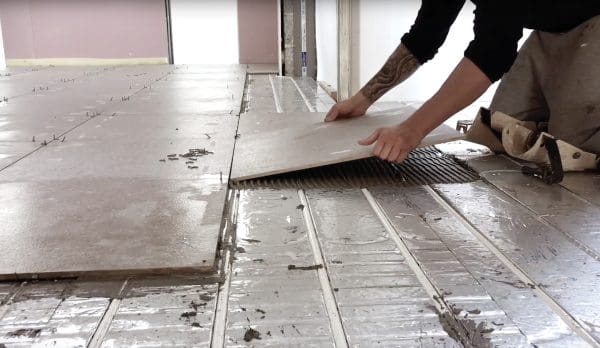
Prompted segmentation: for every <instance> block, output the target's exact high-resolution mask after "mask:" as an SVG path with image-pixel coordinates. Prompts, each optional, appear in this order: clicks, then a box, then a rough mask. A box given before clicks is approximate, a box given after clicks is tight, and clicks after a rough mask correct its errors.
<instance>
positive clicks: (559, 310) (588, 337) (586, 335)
mask: <svg viewBox="0 0 600 348" xmlns="http://www.w3.org/2000/svg"><path fill="white" fill-rule="evenodd" d="M423 187H424V188H425V190H426V191H427V192H428V193H429V194H430V195H431V196H432V197H433V198H434V199H435V200H436V201H437V202H438V204H440V205H441V206H442V207H443V208H444V209H445V210H446V211H447V212H448V213H449V214H450V215H452V216H454V217H455V218H456V219H457V220H458V221H459V222H460V223H462V225H463V226H464V227H465V228H466V229H467V230H468V231H469V232H470V233H471V234H473V235H474V236H475V237H476V238H477V239H478V240H479V241H480V242H481V243H482V244H483V245H484V246H485V247H486V248H487V249H488V250H490V251H491V252H492V253H493V254H494V255H496V257H498V259H500V261H502V263H503V264H504V265H505V266H506V267H508V269H510V270H511V271H512V272H513V273H514V274H515V275H516V276H517V277H518V278H519V279H520V280H521V281H522V282H523V283H525V284H528V285H529V286H530V288H531V289H532V291H533V292H534V293H535V294H536V295H537V296H538V297H540V298H541V299H542V300H543V301H544V302H546V304H547V305H548V306H549V307H550V308H551V309H552V311H553V312H554V313H556V314H557V315H558V316H559V317H560V318H561V319H562V320H563V321H564V322H565V323H566V324H567V325H568V326H569V327H570V328H571V329H572V330H573V331H574V332H575V333H576V334H578V335H579V336H580V337H582V338H583V339H584V340H585V341H587V342H588V343H589V344H590V345H591V346H593V347H600V341H598V340H597V339H596V338H595V337H594V336H592V334H591V333H590V332H589V331H588V330H587V329H586V327H585V326H584V325H582V324H581V323H580V322H579V321H578V320H577V319H576V318H574V317H573V316H572V315H571V314H570V313H569V312H568V311H566V310H565V309H564V308H563V307H562V306H561V305H560V304H559V303H558V302H556V301H555V300H554V298H552V296H550V295H549V294H548V293H547V292H546V291H545V290H544V289H542V288H540V287H539V286H537V285H536V282H535V280H533V279H532V278H530V277H529V275H527V273H526V272H525V271H523V270H522V269H521V267H519V265H517V264H516V263H514V262H513V261H512V260H511V259H510V258H508V257H507V256H506V255H504V253H503V252H502V251H501V250H500V249H499V248H498V247H496V245H495V244H494V243H493V242H492V241H491V240H490V239H489V238H488V237H487V236H485V235H484V234H483V233H482V232H481V231H479V229H477V227H475V226H474V225H473V224H471V222H470V221H469V220H467V218H465V217H464V216H463V215H462V214H461V213H460V212H459V211H457V210H456V209H455V208H454V207H452V206H451V205H450V203H449V202H448V201H447V200H446V199H445V198H444V197H442V196H441V195H440V194H439V193H438V192H437V191H436V190H434V189H433V188H432V187H431V186H430V185H426V186H423ZM532 285H533V286H532Z"/></svg>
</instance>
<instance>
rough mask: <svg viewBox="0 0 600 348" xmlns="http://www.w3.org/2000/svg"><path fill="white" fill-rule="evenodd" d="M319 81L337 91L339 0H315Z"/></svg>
mask: <svg viewBox="0 0 600 348" xmlns="http://www.w3.org/2000/svg"><path fill="white" fill-rule="evenodd" d="M315 12H316V17H315V30H316V36H317V62H318V63H317V80H318V81H324V82H326V83H328V84H330V85H331V86H333V88H335V89H337V0H315Z"/></svg>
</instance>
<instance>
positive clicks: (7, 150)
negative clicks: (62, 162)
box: [0, 133, 40, 170]
mask: <svg viewBox="0 0 600 348" xmlns="http://www.w3.org/2000/svg"><path fill="white" fill-rule="evenodd" d="M0 134H1V133H0ZM39 146H40V145H39V143H33V142H31V141H28V142H16V141H15V142H13V141H0V170H2V169H4V168H5V167H7V166H9V165H11V164H13V163H15V162H16V161H18V160H19V159H20V158H22V157H23V156H25V155H27V154H28V153H30V152H32V151H35V150H36V149H37V148H38V147H39Z"/></svg>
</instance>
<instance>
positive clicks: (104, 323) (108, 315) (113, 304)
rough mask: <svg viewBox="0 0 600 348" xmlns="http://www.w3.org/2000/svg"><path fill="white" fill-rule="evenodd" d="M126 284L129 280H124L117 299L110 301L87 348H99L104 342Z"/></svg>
mask: <svg viewBox="0 0 600 348" xmlns="http://www.w3.org/2000/svg"><path fill="white" fill-rule="evenodd" d="M128 282H129V280H125V281H124V282H123V285H122V286H121V289H120V290H119V297H118V298H113V299H112V300H110V304H109V305H108V308H107V309H106V311H105V312H104V315H103V316H102V319H100V323H99V324H98V326H97V327H96V331H95V332H94V334H93V335H92V338H91V339H90V342H89V343H88V345H87V347H88V348H99V347H100V346H101V345H102V342H104V338H105V336H106V334H107V333H108V330H109V329H110V325H111V324H112V321H113V319H114V317H115V315H116V314H117V311H118V310H119V306H120V305H121V301H122V294H123V291H124V290H125V287H127V283H128Z"/></svg>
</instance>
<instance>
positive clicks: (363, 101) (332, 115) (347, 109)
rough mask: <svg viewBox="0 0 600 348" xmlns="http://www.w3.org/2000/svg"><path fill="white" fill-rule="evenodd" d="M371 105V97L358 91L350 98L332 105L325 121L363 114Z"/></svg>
mask: <svg viewBox="0 0 600 348" xmlns="http://www.w3.org/2000/svg"><path fill="white" fill-rule="evenodd" d="M369 106H371V102H370V101H369V99H367V98H366V97H365V96H364V95H362V93H360V92H358V93H356V94H355V95H354V96H352V97H351V98H350V99H347V100H344V101H342V102H339V103H337V104H335V105H334V106H333V107H331V110H329V112H328V113H327V115H326V116H325V122H331V121H335V120H339V119H344V118H352V117H360V116H363V115H364V114H365V113H366V112H367V109H368V108H369Z"/></svg>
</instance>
